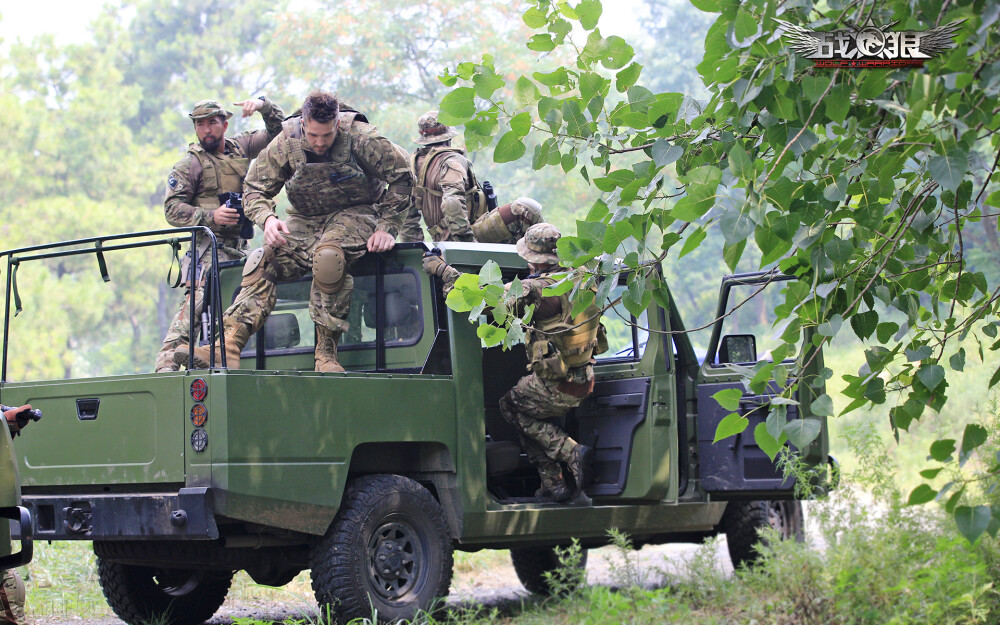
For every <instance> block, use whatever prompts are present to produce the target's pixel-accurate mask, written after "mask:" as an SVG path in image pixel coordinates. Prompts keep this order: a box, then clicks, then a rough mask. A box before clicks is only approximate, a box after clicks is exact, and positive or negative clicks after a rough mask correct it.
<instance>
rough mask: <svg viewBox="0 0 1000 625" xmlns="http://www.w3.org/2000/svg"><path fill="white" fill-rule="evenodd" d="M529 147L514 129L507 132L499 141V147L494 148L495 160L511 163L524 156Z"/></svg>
mask: <svg viewBox="0 0 1000 625" xmlns="http://www.w3.org/2000/svg"><path fill="white" fill-rule="evenodd" d="M526 150H527V147H526V146H525V145H524V142H523V141H521V137H520V136H518V134H517V133H516V132H514V131H513V130H511V131H509V132H507V133H506V134H504V135H503V136H502V137H500V140H499V141H497V147H496V148H494V149H493V161H494V162H496V163H509V162H511V161H516V160H517V159H519V158H521V157H522V156H524V152H525V151H526Z"/></svg>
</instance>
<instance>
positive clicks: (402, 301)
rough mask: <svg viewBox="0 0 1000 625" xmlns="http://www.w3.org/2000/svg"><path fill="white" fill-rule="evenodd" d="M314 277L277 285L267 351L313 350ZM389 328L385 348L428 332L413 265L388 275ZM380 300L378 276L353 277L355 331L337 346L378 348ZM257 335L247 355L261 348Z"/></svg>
mask: <svg viewBox="0 0 1000 625" xmlns="http://www.w3.org/2000/svg"><path fill="white" fill-rule="evenodd" d="M310 287H311V278H309V277H306V278H303V279H302V280H298V281H296V282H285V283H281V284H279V285H278V294H277V297H278V303H277V304H276V305H275V307H274V311H273V312H272V313H271V315H270V316H269V317H268V319H267V323H266V325H265V327H264V331H263V332H262V333H259V334H262V335H263V336H264V337H265V338H264V340H265V341H266V342H265V346H266V347H265V351H264V353H265V355H266V356H278V355H283V354H293V353H299V352H302V351H312V349H313V348H314V346H315V344H316V335H315V330H314V329H313V322H312V319H311V318H310V316H309V289H310ZM384 289H385V311H384V324H385V325H384V332H385V345H386V348H387V349H389V348H394V347H406V346H410V345H415V344H416V343H418V342H419V341H420V338H421V337H422V336H423V331H424V324H423V320H424V316H423V308H422V302H421V293H420V281H419V280H418V278H417V275H416V272H415V271H414V270H413V269H403V270H401V271H398V272H395V273H386V274H384ZM377 306H378V301H377V296H376V279H375V276H374V275H356V276H354V292H353V293H352V294H351V310H350V313H349V314H348V321H349V322H350V324H351V327H350V329H349V330H348V331H347V332H346V333H344V336H342V337H341V340H340V344H339V346H338V349H339V350H341V351H350V350H354V349H371V348H373V347H374V346H375V334H376V328H377V320H378V310H377ZM257 336H258V335H253V336H251V337H250V341H249V342H248V343H247V346H246V348H245V349H244V350H243V354H242V355H243V356H244V357H253V356H254V354H256V351H257Z"/></svg>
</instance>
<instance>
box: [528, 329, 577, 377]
mask: <svg viewBox="0 0 1000 625" xmlns="http://www.w3.org/2000/svg"><path fill="white" fill-rule="evenodd" d="M528 362H529V363H531V364H529V365H528V367H529V369H530V370H531V371H532V372H533V373H534V374H535V375H537V376H538V377H540V378H542V379H545V380H565V379H566V374H567V373H568V372H569V367H567V366H566V361H565V360H563V357H562V355H561V354H560V353H559V352H558V351H557V350H556V349H555V346H554V345H552V343H551V341H547V340H544V339H542V340H539V341H533V342H532V343H531V353H529V354H528Z"/></svg>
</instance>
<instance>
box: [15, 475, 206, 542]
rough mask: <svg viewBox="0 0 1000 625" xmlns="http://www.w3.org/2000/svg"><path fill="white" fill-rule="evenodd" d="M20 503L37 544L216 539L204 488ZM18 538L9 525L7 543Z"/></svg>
mask: <svg viewBox="0 0 1000 625" xmlns="http://www.w3.org/2000/svg"><path fill="white" fill-rule="evenodd" d="M22 501H23V503H24V504H25V506H26V507H27V508H28V509H29V510H30V512H31V517H33V518H34V520H35V532H34V537H35V538H38V539H40V540H105V539H115V540H132V539H135V540H139V539H143V540H149V539H150V538H156V539H160V540H170V539H188V540H191V539H195V540H197V539H204V540H209V539H215V538H218V537H219V530H218V528H217V527H216V524H215V514H214V506H213V504H212V492H211V489H209V488H182V489H180V490H179V491H177V494H173V493H137V494H129V495H123V494H114V495H110V494H108V495H89V494H75V495H22ZM28 530H29V532H30V520H29V525H28ZM21 536H22V535H21V528H20V527H17V526H16V524H15V523H11V537H12V538H14V539H19V538H21ZM22 540H23V539H22Z"/></svg>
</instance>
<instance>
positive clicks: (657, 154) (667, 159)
mask: <svg viewBox="0 0 1000 625" xmlns="http://www.w3.org/2000/svg"><path fill="white" fill-rule="evenodd" d="M650 152H651V153H652V154H651V155H652V157H653V162H654V163H656V166H657V167H663V166H665V165H669V164H670V163H673V162H674V161H676V160H677V159H679V158H680V157H681V156H683V155H684V148H682V147H681V146H679V145H674V144H672V143H670V142H669V141H667V140H666V139H657V140H656V141H654V142H653V147H652V148H651V149H650Z"/></svg>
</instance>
